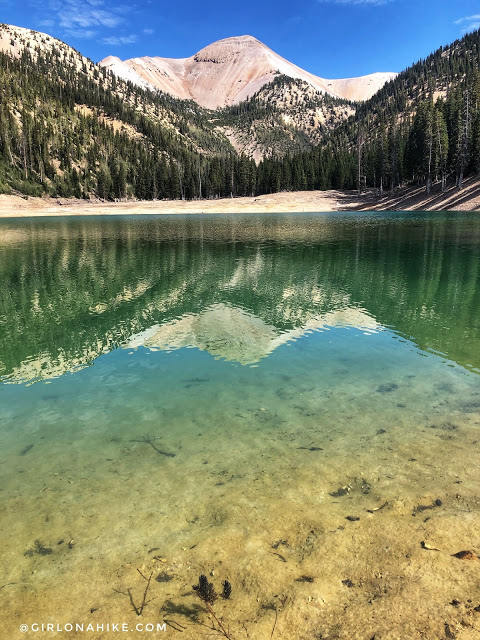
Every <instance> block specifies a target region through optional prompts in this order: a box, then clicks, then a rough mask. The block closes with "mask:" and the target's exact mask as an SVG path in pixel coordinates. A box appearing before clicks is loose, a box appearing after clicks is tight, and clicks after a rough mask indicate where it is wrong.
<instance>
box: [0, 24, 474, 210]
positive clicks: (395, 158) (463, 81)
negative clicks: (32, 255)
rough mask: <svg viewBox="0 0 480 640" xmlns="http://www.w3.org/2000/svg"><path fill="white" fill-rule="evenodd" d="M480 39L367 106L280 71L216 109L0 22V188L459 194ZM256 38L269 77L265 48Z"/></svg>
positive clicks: (119, 194)
mask: <svg viewBox="0 0 480 640" xmlns="http://www.w3.org/2000/svg"><path fill="white" fill-rule="evenodd" d="M479 33H480V32H478V31H477V32H474V33H472V34H468V35H466V36H465V37H464V38H462V39H461V40H457V41H456V42H454V43H452V44H451V45H449V46H447V47H441V48H440V49H438V50H437V51H436V52H435V53H433V54H432V55H431V56H429V57H428V58H427V59H425V60H420V61H419V62H418V63H416V64H415V65H413V66H411V67H409V68H408V69H406V70H405V71H403V72H402V73H401V74H399V75H398V76H396V77H395V78H394V79H392V80H390V81H389V82H387V83H386V84H384V86H383V87H382V88H381V89H380V91H378V92H377V93H376V94H375V95H374V96H372V97H371V98H369V99H368V100H366V101H364V102H351V101H348V100H345V99H343V98H338V97H335V96H334V95H331V93H330V91H327V90H326V89H325V88H324V87H321V86H318V87H315V86H314V85H313V84H312V82H310V81H309V80H308V79H302V78H299V77H296V78H293V77H289V76H286V75H284V74H279V73H278V71H279V70H278V69H277V70H276V73H274V74H273V79H270V81H269V82H268V83H264V82H263V80H262V82H263V84H262V85H261V87H260V88H259V89H258V90H257V91H256V92H255V93H253V94H252V95H251V96H250V97H248V99H247V98H245V99H244V100H242V101H241V102H238V103H236V104H230V105H227V106H225V107H223V108H222V109H215V110H212V109H206V108H204V107H202V106H200V105H199V104H197V103H196V102H195V101H193V100H180V99H178V98H175V97H173V96H172V95H170V94H168V93H165V92H162V91H160V90H158V89H155V90H150V89H147V88H142V87H140V86H138V85H137V84H136V83H134V82H132V81H130V80H122V79H121V78H118V77H117V76H116V75H115V74H112V73H110V72H109V71H107V69H106V68H105V67H100V66H99V65H96V64H95V63H93V62H92V61H91V60H89V59H87V58H85V57H84V56H82V55H81V54H80V53H79V52H77V51H75V50H74V49H72V48H71V47H69V46H68V45H66V44H65V43H62V42H60V41H58V40H55V39H54V38H51V37H49V36H47V35H45V34H41V33H37V32H33V31H28V30H26V29H21V28H19V27H10V26H8V25H0V82H1V83H2V87H4V90H3V95H2V101H1V102H0V192H1V193H11V192H12V191H13V192H19V193H22V194H27V195H50V196H53V197H70V196H75V197H77V198H86V199H90V198H99V199H105V200H128V199H133V198H135V199H144V200H158V199H186V200H189V199H204V198H221V197H240V196H243V197H246V196H248V197H251V196H254V195H258V194H269V193H276V192H280V191H305V190H329V189H357V188H360V190H365V189H367V188H373V189H374V190H376V191H377V193H378V195H379V196H380V198H381V197H382V196H383V195H384V194H385V191H386V189H388V190H389V191H390V192H395V190H396V189H397V188H399V187H405V186H406V185H410V186H417V187H423V188H424V189H425V190H426V192H427V195H428V193H429V192H430V191H431V190H432V186H433V185H434V184H435V183H439V184H440V189H441V190H445V189H446V187H447V184H450V183H452V182H453V183H454V184H455V185H456V186H457V188H458V189H461V187H462V185H463V182H464V180H465V179H466V178H467V177H468V176H474V175H475V174H477V173H478V172H479V170H480V72H479V63H480V53H479V52H480V35H479ZM234 40H235V39H234ZM240 40H241V41H242V42H244V41H243V40H242V39H240ZM247 40H248V41H247V42H246V43H245V42H244V45H245V47H246V48H247V49H248V50H249V51H251V47H252V46H253V45H252V43H251V39H247ZM222 42H225V41H222ZM253 44H254V45H255V47H254V48H255V50H257V49H258V50H259V51H260V53H261V55H260V54H259V55H260V66H259V67H258V68H259V69H260V68H262V64H263V63H261V60H262V59H263V58H262V56H263V55H264V53H265V52H264V49H263V47H264V45H262V44H261V43H259V42H258V41H255V43H253ZM235 46H236V45H235ZM242 46H243V45H242ZM215 51H216V53H215V55H216V56H219V55H220V54H219V53H218V50H215ZM268 51H270V50H268ZM262 52H263V53H262ZM211 53H212V52H211ZM272 54H273V52H272ZM212 55H213V53H212ZM275 55H276V54H275ZM204 57H205V56H204ZM227 58H228V56H227ZM235 59H236V58H235ZM212 60H217V58H215V56H214V58H212ZM212 60H210V62H209V64H210V63H211V64H214V62H212ZM222 60H223V59H222ZM207 62H208V61H207V60H205V64H206V63H207ZM215 64H220V65H221V64H223V62H222V61H221V60H220V61H217V62H215ZM292 73H293V72H292ZM267 75H268V74H267ZM254 77H256V76H252V78H254ZM198 80H199V83H200V84H201V78H199V79H198ZM252 82H253V79H252ZM240 84H241V83H239V85H240ZM145 86H146V85H145ZM199 86H200V85H199ZM348 87H350V88H349V91H350V95H353V94H354V91H353V89H354V85H353V84H351V83H349V82H347V81H345V82H344V89H345V91H346V90H347V88H348ZM352 92H353V93H352ZM239 95H241V92H240V93H237V94H236V99H237V98H238V96H239Z"/></svg>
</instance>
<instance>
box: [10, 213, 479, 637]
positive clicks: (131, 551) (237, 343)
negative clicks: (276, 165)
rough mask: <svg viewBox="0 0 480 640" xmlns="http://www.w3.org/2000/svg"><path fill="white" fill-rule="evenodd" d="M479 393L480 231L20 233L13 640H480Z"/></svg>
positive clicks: (48, 227) (339, 224)
mask: <svg viewBox="0 0 480 640" xmlns="http://www.w3.org/2000/svg"><path fill="white" fill-rule="evenodd" d="M479 374H480V222H479V219H478V215H476V214H461V213H434V214H431V213H408V214H407V213H405V214H403V213H391V214H382V213H362V214H352V213H345V214H343V213H328V214H323V213H318V214H266V215H262V214H255V215H243V214H242V215H191V216H187V215H172V216H139V217H137V216H123V217H120V216H112V217H110V216H108V217H83V218H81V217H71V218H24V219H2V220H0V474H1V481H0V545H1V546H0V549H1V554H0V608H1V611H2V620H1V625H0V637H1V638H2V640H3V639H5V640H7V639H8V640H10V639H12V640H13V639H15V638H20V637H23V638H25V637H34V638H39V639H40V638H42V639H43V638H52V637H65V636H66V637H75V638H77V637H88V638H95V639H102V640H103V639H105V640H110V638H115V637H118V636H120V637H124V638H134V639H136V638H148V637H151V638H153V637H155V638H156V637H162V638H163V637H165V638H177V637H178V638H181V639H182V640H190V639H192V640H193V639H197V638H198V639H202V638H217V637H219V638H221V637H229V638H231V639H232V640H240V639H245V640H248V639H251V640H269V639H271V638H273V640H281V639H283V640H313V639H319V640H320V639H323V640H333V639H342V640H352V639H357V638H358V639H360V640H372V638H375V640H386V639H388V640H397V639H398V640H410V639H412V640H413V639H423V640H442V639H444V638H457V639H458V640H474V639H477V640H478V638H480V560H479V559H478V557H477V556H478V555H479V554H480V375H479ZM202 574H203V575H205V576H206V577H207V578H208V581H209V582H211V583H212V584H213V585H214V587H215V589H216V591H217V593H218V594H219V597H218V599H217V600H216V601H215V602H214V603H213V604H211V605H210V606H211V609H212V611H213V612H214V614H215V616H216V617H217V621H216V620H215V619H214V618H213V616H212V615H211V612H210V611H209V610H208V607H207V606H206V604H205V602H203V601H202V599H201V598H200V597H199V593H198V590H197V591H195V590H194V589H193V588H192V586H193V585H196V584H197V582H198V580H199V576H200V575H202ZM225 580H227V581H228V582H229V583H230V584H231V588H232V592H231V595H230V597H229V598H227V599H224V598H222V597H221V596H220V593H221V591H222V583H223V581H225ZM218 621H220V623H221V625H222V626H223V629H224V631H222V629H221V628H220V626H219V624H218ZM157 623H161V624H165V627H164V630H163V631H162V630H160V631H158V632H157V631H155V632H148V631H147V630H146V629H145V627H147V626H148V625H153V626H155V628H157V627H156V625H157ZM21 624H26V625H28V626H29V629H30V632H27V633H22V632H21V631H20V625H21ZM48 624H51V625H55V626H54V629H57V625H58V627H59V628H60V629H63V631H52V629H51V628H50V629H49V628H48V627H47V625H48ZM112 624H121V625H122V624H125V625H127V627H128V632H123V633H118V632H116V631H115V630H114V629H112V628H111V626H110V627H107V625H112ZM32 625H33V626H32ZM35 625H38V627H36V626H35ZM42 625H44V627H43V630H42ZM69 625H73V629H75V625H84V627H85V631H84V632H83V633H81V632H80V631H77V632H75V631H72V632H70V633H69V632H68V631H69V629H70V627H69ZM88 625H91V626H90V627H89V630H88V631H87V628H88ZM102 625H103V627H102ZM139 625H140V626H139ZM142 625H143V626H144V627H143V628H142ZM37 628H38V631H37V630H36V629H37ZM149 628H150V627H149ZM92 629H93V631H92ZM224 632H225V633H224ZM222 634H223V635H222ZM225 634H226V636H225Z"/></svg>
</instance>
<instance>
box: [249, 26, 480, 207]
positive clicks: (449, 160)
mask: <svg viewBox="0 0 480 640" xmlns="http://www.w3.org/2000/svg"><path fill="white" fill-rule="evenodd" d="M479 63H480V32H479V31H475V32H474V33H471V34H468V35H466V36H465V37H464V38H462V39H461V40H457V41H456V42H454V43H453V44H452V45H450V46H448V47H445V48H443V47H442V48H440V49H438V51H436V52H435V53H434V54H432V55H431V56H429V57H428V58H426V59H425V60H421V61H419V62H418V63H416V64H414V65H413V66H411V67H409V68H408V69H407V70H406V71H404V72H403V73H401V74H400V75H399V76H398V77H397V78H396V79H394V80H392V81H390V82H388V83H387V84H386V85H385V86H384V87H383V88H382V89H381V90H380V91H379V92H378V93H377V94H376V95H375V96H373V97H372V98H371V99H370V100H368V101H366V102H364V103H361V104H358V105H357V109H356V113H355V115H353V116H352V117H350V118H349V119H348V120H346V121H345V122H344V123H341V124H340V125H339V126H338V127H337V128H336V129H335V130H334V132H333V133H331V134H328V135H327V136H326V137H325V138H324V140H323V141H322V142H321V143H320V144H319V146H317V147H316V148H315V149H314V150H312V151H311V152H306V153H301V154H299V155H296V156H295V158H294V159H293V160H292V159H291V158H289V157H286V158H284V159H278V160H276V161H274V162H273V163H270V162H269V163H265V167H261V168H260V182H259V184H260V185H261V189H262V190H263V191H268V192H274V191H277V190H283V189H299V188H302V189H328V188H340V189H354V188H365V187H376V188H377V189H378V190H379V192H380V194H381V193H382V191H383V190H384V189H385V188H390V189H394V188H395V187H396V186H399V185H405V184H410V183H411V184H415V185H419V184H424V185H425V188H426V189H427V191H429V190H430V189H431V186H432V183H433V182H435V181H438V182H439V183H440V184H441V187H442V189H445V187H446V184H447V181H450V182H452V181H455V182H456V183H457V185H458V186H459V187H461V186H462V182H463V178H464V176H465V175H467V174H471V173H473V172H478V171H479V170H480V72H479Z"/></svg>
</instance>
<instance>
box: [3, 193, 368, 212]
mask: <svg viewBox="0 0 480 640" xmlns="http://www.w3.org/2000/svg"><path fill="white" fill-rule="evenodd" d="M361 204H362V199H361V198H359V197H358V195H357V194H356V193H355V194H353V193H350V192H341V191H299V192H282V193H275V194H269V195H261V196H254V197H239V198H218V199H215V200H157V201H151V200H147V201H145V200H143V201H127V202H100V201H90V200H75V199H68V198H33V197H29V198H27V199H25V197H22V196H16V195H15V196H13V195H0V218H14V217H19V218H20V217H30V216H74V215H135V214H136V215H176V214H209V213H213V214H219V213H226V214H230V213H316V212H318V211H345V210H353V209H354V208H356V207H358V206H360V205H361Z"/></svg>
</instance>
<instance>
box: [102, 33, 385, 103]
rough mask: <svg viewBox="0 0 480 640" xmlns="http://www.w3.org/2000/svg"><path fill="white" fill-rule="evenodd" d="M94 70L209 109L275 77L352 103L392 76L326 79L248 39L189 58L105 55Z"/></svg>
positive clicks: (238, 98) (232, 40) (219, 44)
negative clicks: (297, 82) (96, 69)
mask: <svg viewBox="0 0 480 640" xmlns="http://www.w3.org/2000/svg"><path fill="white" fill-rule="evenodd" d="M100 65H101V66H103V67H106V68H107V69H109V70H110V71H112V73H114V74H115V75H117V76H119V77H121V78H123V79H125V80H130V81H132V82H134V83H135V84H137V85H140V86H143V87H145V88H154V89H160V90H161V91H164V92H166V93H170V94H172V95H174V96H176V97H178V98H181V99H185V100H188V99H191V100H194V101H195V102H197V103H198V104H200V105H201V106H203V107H206V108H209V109H217V108H221V107H225V106H228V105H233V104H238V103H239V102H242V101H243V100H246V99H247V98H248V97H251V96H253V95H254V94H255V93H257V92H258V91H259V90H260V89H261V88H262V87H264V86H265V85H267V84H269V83H271V82H272V81H273V80H274V79H275V77H276V76H279V75H285V76H289V77H291V78H294V79H298V80H302V81H304V82H306V83H308V84H309V85H310V86H311V87H313V88H314V89H315V90H317V91H319V92H321V93H324V94H328V95H330V96H332V97H335V98H343V99H346V100H352V101H363V100H367V99H368V98H370V97H371V96H372V95H374V94H375V93H376V92H377V91H378V90H379V89H381V87H382V86H383V85H384V84H385V82H387V81H388V80H391V79H392V78H394V77H395V76H396V75H397V74H396V73H374V74H371V75H367V76H362V77H359V78H346V79H340V80H327V79H325V78H320V77H318V76H315V75H313V74H312V73H309V72H308V71H305V70H304V69H301V68H300V67H298V66H297V65H295V64H293V63H291V62H289V61H288V60H286V59H285V58H282V57H281V56H280V55H278V54H277V53H275V52H274V51H272V49H270V48H269V47H267V46H266V45H265V44H263V43H262V42H260V40H257V38H254V37H252V36H238V37H234V38H225V39H224V40H219V41H218V42H214V43H212V44H210V45H208V46H207V47H205V48H204V49H202V50H201V51H199V52H198V53H196V54H195V55H193V56H191V57H190V58H181V59H173V58H161V57H153V58H152V57H144V58H132V59H131V60H125V61H122V60H120V58H117V57H114V56H109V57H108V58H105V59H104V60H102V61H101V62H100Z"/></svg>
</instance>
